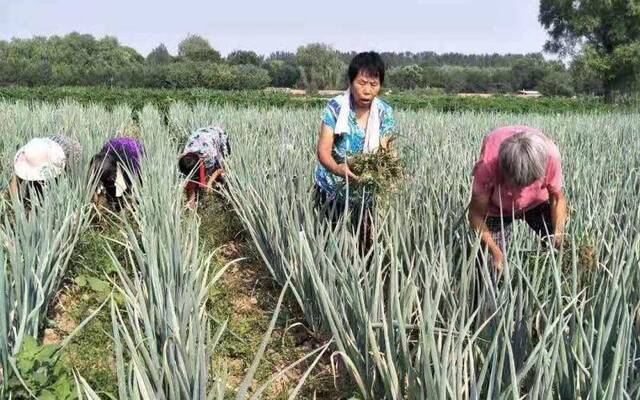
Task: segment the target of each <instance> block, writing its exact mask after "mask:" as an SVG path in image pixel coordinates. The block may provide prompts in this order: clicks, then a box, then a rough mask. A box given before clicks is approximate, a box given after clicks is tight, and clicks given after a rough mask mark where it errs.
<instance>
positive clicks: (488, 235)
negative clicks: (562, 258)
mask: <svg viewBox="0 0 640 400" xmlns="http://www.w3.org/2000/svg"><path fill="white" fill-rule="evenodd" d="M518 219H519V220H524V221H525V222H526V223H527V224H528V225H529V227H530V228H531V229H533V230H534V231H535V232H536V233H537V234H538V235H539V236H541V237H543V238H548V239H550V240H551V241H552V242H553V243H554V245H555V246H556V247H559V246H561V245H562V241H563V236H564V227H565V223H566V221H567V201H566V198H565V196H564V193H563V190H562V166H561V162H560V152H559V151H558V147H557V146H556V145H555V143H553V141H551V139H549V138H548V137H546V136H545V135H544V134H543V133H542V132H540V131H538V130H536V129H534V128H530V127H528V126H509V127H504V128H500V129H497V130H495V131H493V132H491V133H490V134H489V135H487V137H485V139H484V142H483V143H482V150H481V154H480V159H479V160H478V162H477V163H476V165H475V167H474V169H473V189H472V197H471V203H470V205H469V223H470V224H471V226H472V227H473V228H474V229H475V230H476V231H477V232H478V233H479V234H480V239H481V240H482V243H483V245H484V246H485V248H487V249H488V250H489V252H490V255H491V259H492V262H493V264H494V266H495V267H496V269H497V270H498V271H501V270H502V265H503V263H504V254H505V251H506V246H507V244H508V243H509V239H510V237H511V230H512V223H513V220H518Z"/></svg>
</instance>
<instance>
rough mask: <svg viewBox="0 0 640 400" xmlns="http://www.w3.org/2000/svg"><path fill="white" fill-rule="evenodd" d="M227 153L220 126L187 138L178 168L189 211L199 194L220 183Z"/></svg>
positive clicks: (226, 138) (227, 143) (226, 144)
mask: <svg viewBox="0 0 640 400" xmlns="http://www.w3.org/2000/svg"><path fill="white" fill-rule="evenodd" d="M230 153H231V146H230V145H229V137H228V135H227V133H226V132H225V131H224V129H222V128H220V127H206V128H200V129H198V130H197V131H195V132H193V133H192V134H191V136H189V139H188V140H187V144H186V146H185V148H184V152H183V153H182V155H181V156H180V159H179V160H178V168H179V169H180V172H181V173H182V175H184V176H185V178H187V183H186V186H185V192H186V195H187V199H188V203H187V204H188V207H189V208H190V209H192V210H193V209H195V207H196V204H197V202H198V199H199V197H200V196H201V194H202V191H206V192H211V191H213V188H214V186H215V185H216V184H217V183H223V182H224V158H225V157H226V156H227V155H229V154H230Z"/></svg>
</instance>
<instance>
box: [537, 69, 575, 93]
mask: <svg viewBox="0 0 640 400" xmlns="http://www.w3.org/2000/svg"><path fill="white" fill-rule="evenodd" d="M536 89H537V90H538V91H539V92H540V93H542V94H544V95H545V96H573V95H574V94H575V90H574V88H573V86H572V82H571V76H570V75H569V74H568V73H567V72H561V71H551V72H549V73H548V74H546V75H545V76H544V78H542V80H541V81H540V83H538V85H537V86H536Z"/></svg>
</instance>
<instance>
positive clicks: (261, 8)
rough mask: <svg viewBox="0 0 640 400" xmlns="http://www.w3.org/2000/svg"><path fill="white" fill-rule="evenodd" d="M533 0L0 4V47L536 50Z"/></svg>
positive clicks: (60, 0) (52, 0) (25, 0)
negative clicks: (19, 43)
mask: <svg viewBox="0 0 640 400" xmlns="http://www.w3.org/2000/svg"><path fill="white" fill-rule="evenodd" d="M538 7H539V0H387V1H386V2H382V1H379V0H369V1H364V0H323V1H315V2H310V1H305V0H226V1H221V0H211V1H204V0H179V1H177V0H174V1H163V0H110V1H104V0H0V39H3V40H9V39H11V38H13V37H20V38H28V37H32V36H34V35H44V36H49V35H63V34H66V33H69V32H72V31H77V32H81V33H91V34H93V35H94V36H97V37H102V36H104V35H111V36H115V37H117V38H118V39H119V40H120V42H121V43H122V44H124V45H127V46H130V47H133V48H135V49H136V50H138V51H139V52H140V53H141V54H143V55H146V54H147V53H148V52H149V51H151V49H153V48H154V47H156V46H157V45H159V44H160V43H164V44H165V45H166V46H167V48H168V49H169V51H170V52H171V53H172V54H175V53H176V52H177V46H178V43H179V42H180V40H182V39H183V38H185V37H186V36H187V34H199V35H202V36H203V37H205V38H207V39H208V40H209V41H210V43H211V45H212V46H213V47H214V48H215V49H216V50H218V51H220V52H221V53H222V54H223V55H226V54H228V53H229V52H230V51H233V50H236V49H243V50H254V51H256V52H257V53H259V54H265V55H266V54H269V53H271V52H272V51H276V50H285V51H295V49H296V48H297V47H298V46H300V45H303V44H307V43H312V42H323V43H327V44H330V45H332V46H333V47H334V48H336V49H339V50H344V51H347V50H354V51H364V50H377V51H414V52H417V51H435V52H437V53H444V52H460V53H501V54H504V53H528V52H538V51H541V49H542V46H543V44H544V42H545V39H546V34H545V32H544V30H543V29H542V28H541V26H540V24H539V23H538Z"/></svg>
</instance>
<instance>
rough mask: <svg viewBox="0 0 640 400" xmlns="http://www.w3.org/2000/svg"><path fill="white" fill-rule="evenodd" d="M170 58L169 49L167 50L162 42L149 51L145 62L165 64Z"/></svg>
mask: <svg viewBox="0 0 640 400" xmlns="http://www.w3.org/2000/svg"><path fill="white" fill-rule="evenodd" d="M171 60H172V58H171V54H169V50H167V46H165V45H164V43H160V46H158V47H156V48H155V49H153V50H151V53H149V54H148V55H147V64H151V65H166V64H169V63H170V62H171Z"/></svg>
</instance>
